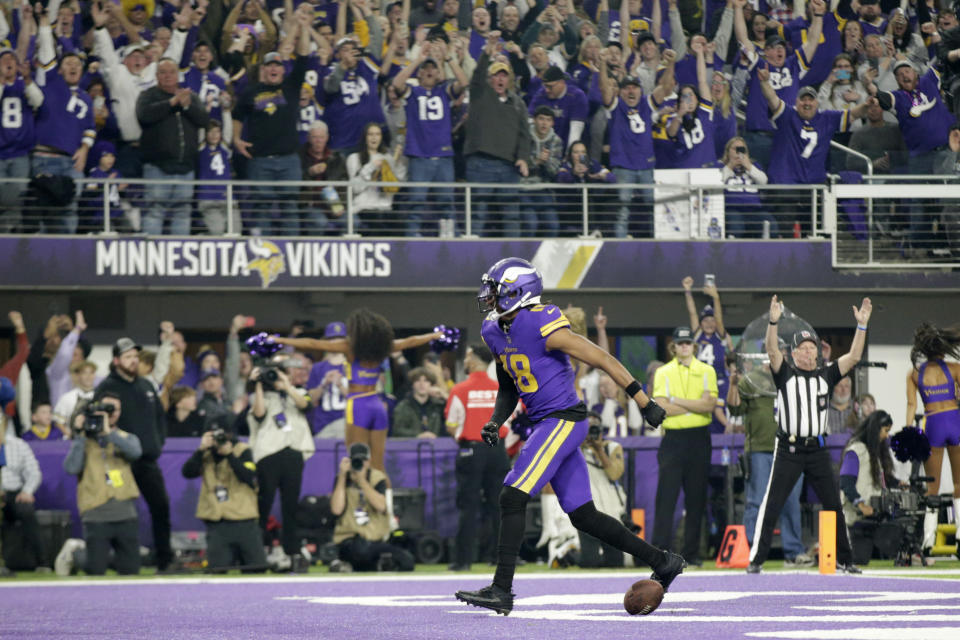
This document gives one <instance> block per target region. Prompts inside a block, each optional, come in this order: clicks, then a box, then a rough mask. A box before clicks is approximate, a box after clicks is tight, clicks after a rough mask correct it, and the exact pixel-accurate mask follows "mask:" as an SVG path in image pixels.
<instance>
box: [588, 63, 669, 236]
mask: <svg viewBox="0 0 960 640" xmlns="http://www.w3.org/2000/svg"><path fill="white" fill-rule="evenodd" d="M609 57H610V56H609V54H608V55H604V56H602V57H601V59H600V78H601V85H600V89H601V91H602V92H603V104H604V107H605V108H606V112H607V118H608V122H607V130H608V132H609V134H610V165H611V167H612V169H613V174H614V175H615V176H616V177H617V182H619V183H622V184H651V183H653V168H654V164H655V161H656V158H655V155H654V149H653V118H654V115H653V113H654V111H655V110H656V109H659V108H660V107H661V105H662V104H663V101H664V100H665V98H666V96H667V95H669V94H670V93H672V92H673V68H672V67H673V63H674V61H675V59H676V54H675V53H674V52H673V51H672V50H671V49H667V50H666V51H664V52H663V60H664V62H665V63H666V65H667V68H666V70H665V71H664V73H663V74H662V75H661V76H660V81H659V82H658V83H657V87H656V88H655V89H654V90H653V94H652V95H651V96H647V97H646V98H645V97H644V96H643V90H642V89H641V88H640V81H639V80H637V79H636V78H632V77H629V76H627V77H624V78H623V80H621V81H620V86H619V92H618V87H617V83H616V82H615V80H614V78H611V77H610V74H609V73H608V59H609ZM617 196H618V199H619V201H620V207H619V209H618V211H617V218H616V222H615V224H614V235H616V237H618V238H624V237H626V235H627V232H628V230H629V223H630V212H631V206H630V205H631V202H632V200H633V198H634V196H639V197H640V198H641V199H642V200H643V208H642V209H641V210H639V211H636V210H634V211H635V213H637V214H638V215H636V216H635V217H636V218H639V219H640V221H641V222H642V224H641V225H640V229H639V231H640V233H639V235H642V236H648V237H649V236H652V235H653V210H652V205H653V197H652V196H653V192H652V191H651V190H650V189H636V190H635V189H621V190H619V191H618V192H617Z"/></svg>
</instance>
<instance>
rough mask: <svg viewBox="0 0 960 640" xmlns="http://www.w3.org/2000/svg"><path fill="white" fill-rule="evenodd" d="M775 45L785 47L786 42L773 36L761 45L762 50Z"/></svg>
mask: <svg viewBox="0 0 960 640" xmlns="http://www.w3.org/2000/svg"><path fill="white" fill-rule="evenodd" d="M777 45H780V46H783V47H786V46H787V41H786V40H784V39H783V38H781V37H780V36H778V35H773V36H770V37H769V38H767V41H766V42H765V43H764V44H763V48H764V49H769V48H770V47H776V46H777Z"/></svg>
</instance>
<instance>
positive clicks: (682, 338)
mask: <svg viewBox="0 0 960 640" xmlns="http://www.w3.org/2000/svg"><path fill="white" fill-rule="evenodd" d="M673 341H674V342H677V343H680V342H693V331H691V330H690V327H677V328H676V329H674V330H673Z"/></svg>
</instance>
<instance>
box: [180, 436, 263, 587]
mask: <svg viewBox="0 0 960 640" xmlns="http://www.w3.org/2000/svg"><path fill="white" fill-rule="evenodd" d="M181 473H183V477H184V478H200V477H202V478H203V484H202V485H201V487H200V497H199V499H198V500H197V517H198V518H199V519H201V520H203V523H204V524H205V525H206V527H207V566H208V567H209V568H210V569H223V570H226V569H228V568H230V567H232V566H234V564H236V562H239V564H240V566H241V567H242V568H243V570H244V571H246V572H255V571H264V570H266V568H267V558H266V556H265V555H264V553H263V542H262V539H261V534H260V526H259V524H258V516H259V512H258V511H257V465H256V464H254V462H253V455H252V453H251V450H250V447H249V446H247V445H246V444H245V443H243V442H237V441H236V438H235V437H233V435H232V434H230V433H227V432H226V431H224V430H223V429H220V428H216V429H211V430H210V431H207V432H206V433H204V434H203V437H202V438H200V447H199V448H198V449H197V450H196V451H194V452H193V455H192V456H190V458H189V459H188V460H187V461H186V462H184V463H183V468H182V469H181Z"/></svg>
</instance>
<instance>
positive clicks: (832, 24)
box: [783, 4, 847, 86]
mask: <svg viewBox="0 0 960 640" xmlns="http://www.w3.org/2000/svg"><path fill="white" fill-rule="evenodd" d="M812 22H813V5H812V4H807V8H806V13H805V15H804V16H798V17H796V18H794V19H793V20H791V21H790V22H788V23H787V24H786V25H784V27H783V31H784V37H785V38H786V39H787V40H789V41H790V44H791V45H793V48H794V49H798V48H800V47H802V46H803V45H804V44H805V43H806V41H807V39H808V37H809V35H808V34H809V31H810V29H811V23H812ZM846 24H847V21H846V20H845V19H844V18H841V17H839V15H838V14H837V13H836V12H833V11H829V10H828V11H827V12H826V13H825V14H824V16H823V29H822V36H821V40H822V42H821V43H820V45H819V46H818V47H817V55H815V56H814V57H813V58H810V59H809V60H810V68H809V69H808V70H807V74H806V75H805V76H804V77H803V79H804V82H806V83H807V84H809V85H813V86H816V85H819V84H820V83H821V82H823V81H824V80H826V78H827V76H828V75H830V70H831V67H832V64H833V60H834V58H836V57H837V55H838V54H840V53H841V52H843V50H844V47H843V40H844V34H843V29H844V26H845V25H846Z"/></svg>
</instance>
